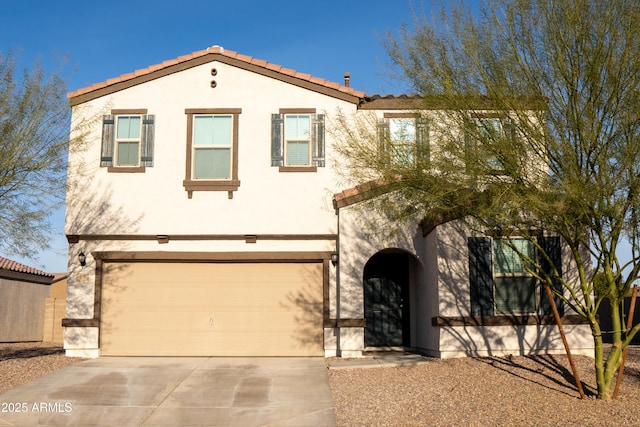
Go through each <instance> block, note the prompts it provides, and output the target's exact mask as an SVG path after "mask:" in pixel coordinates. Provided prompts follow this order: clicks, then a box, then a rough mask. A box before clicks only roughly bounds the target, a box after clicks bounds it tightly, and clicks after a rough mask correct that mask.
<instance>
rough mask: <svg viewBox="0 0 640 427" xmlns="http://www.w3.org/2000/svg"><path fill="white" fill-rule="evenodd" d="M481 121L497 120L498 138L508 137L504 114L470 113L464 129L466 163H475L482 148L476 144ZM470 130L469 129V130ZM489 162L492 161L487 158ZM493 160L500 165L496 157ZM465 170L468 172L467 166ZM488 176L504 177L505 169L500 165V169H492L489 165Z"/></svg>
mask: <svg viewBox="0 0 640 427" xmlns="http://www.w3.org/2000/svg"><path fill="white" fill-rule="evenodd" d="M483 120H498V121H499V123H500V137H501V138H506V137H508V136H509V135H508V134H507V129H506V127H507V126H508V123H509V116H508V115H507V114H506V113H501V112H485V113H472V114H470V115H469V117H468V124H467V126H468V128H467V129H465V132H464V134H465V145H466V162H472V161H475V159H477V158H478V157H479V153H478V152H479V150H480V149H482V148H483V147H480V146H479V144H478V138H477V137H476V136H477V135H479V134H480V132H482V131H481V128H480V126H481V122H482V121H483ZM470 128H471V129H470ZM487 160H488V161H489V162H491V160H492V159H489V158H487ZM493 160H495V161H496V162H498V163H500V159H499V158H498V157H497V156H494V158H493ZM467 170H469V166H468V165H467ZM490 174H491V175H504V174H505V167H504V165H501V167H500V166H499V167H493V166H491V165H490Z"/></svg>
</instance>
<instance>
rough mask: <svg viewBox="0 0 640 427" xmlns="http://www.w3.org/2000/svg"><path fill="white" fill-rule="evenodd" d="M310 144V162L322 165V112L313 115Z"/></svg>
mask: <svg viewBox="0 0 640 427" xmlns="http://www.w3.org/2000/svg"><path fill="white" fill-rule="evenodd" d="M311 146H312V152H311V153H312V154H311V164H312V165H313V166H317V167H324V114H317V115H315V116H314V117H313V127H312V135H311Z"/></svg>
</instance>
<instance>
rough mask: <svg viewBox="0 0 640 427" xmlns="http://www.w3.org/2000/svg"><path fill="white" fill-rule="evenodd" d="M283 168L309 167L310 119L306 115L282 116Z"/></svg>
mask: <svg viewBox="0 0 640 427" xmlns="http://www.w3.org/2000/svg"><path fill="white" fill-rule="evenodd" d="M284 145H285V150H284V153H285V155H284V164H285V166H311V117H310V116H309V115H308V114H287V115H285V116H284Z"/></svg>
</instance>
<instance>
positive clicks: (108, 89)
mask: <svg viewBox="0 0 640 427" xmlns="http://www.w3.org/2000/svg"><path fill="white" fill-rule="evenodd" d="M211 62H221V63H224V64H227V65H231V66H234V67H237V68H241V69H244V70H247V71H251V72H254V73H257V74H261V75H264V76H266V77H270V78H273V79H275V80H279V81H282V82H285V83H289V84H293V85H295V86H298V87H301V88H304V89H308V90H311V91H314V92H318V93H321V94H323V95H327V96H330V97H333V98H337V99H340V100H342V101H346V102H350V103H352V104H358V103H359V102H360V101H361V98H360V97H358V96H355V95H351V94H348V93H345V92H342V91H340V90H337V89H332V88H330V87H327V86H323V85H321V84H317V83H313V82H311V81H307V80H304V79H300V78H298V77H295V76H290V75H287V74H284V73H280V72H278V71H275V70H271V69H268V68H264V67H261V66H259V65H256V64H252V63H248V62H245V61H242V60H239V59H236V58H231V57H228V56H226V55H224V54H220V53H208V54H206V55H203V56H199V57H196V58H193V59H189V60H187V61H184V62H179V63H176V64H173V65H170V66H168V67H164V68H160V69H158V70H155V71H152V72H150V73H146V74H141V75H140V76H137V77H132V78H131V79H127V80H124V81H118V82H115V83H113V84H110V85H107V86H104V87H101V88H98V89H95V90H92V91H89V92H86V93H82V94H80V95H77V96H72V97H70V98H69V105H70V106H71V107H74V106H76V105H79V104H83V103H85V102H88V101H91V100H94V99H97V98H100V97H103V96H106V95H110V94H112V93H115V92H119V91H121V90H124V89H128V88H130V87H133V86H137V85H139V84H143V83H146V82H149V81H152V80H155V79H158V78H161V77H164V76H167V75H170V74H174V73H178V72H180V71H184V70H187V69H189V68H193V67H197V66H199V65H203V64H207V63H211Z"/></svg>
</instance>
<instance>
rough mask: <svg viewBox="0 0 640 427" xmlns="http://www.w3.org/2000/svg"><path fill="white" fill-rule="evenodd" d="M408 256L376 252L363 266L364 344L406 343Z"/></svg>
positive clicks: (385, 345)
mask: <svg viewBox="0 0 640 427" xmlns="http://www.w3.org/2000/svg"><path fill="white" fill-rule="evenodd" d="M408 300H409V256H408V255H407V254H405V253H386V252H383V253H378V254H376V255H374V256H373V257H372V258H371V259H370V260H369V262H368V263H367V265H366V266H365V269H364V317H365V320H366V327H365V331H364V342H365V346H366V347H393V346H407V345H409V343H408V341H409V325H408V319H409V304H408V302H409V301H408Z"/></svg>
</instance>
